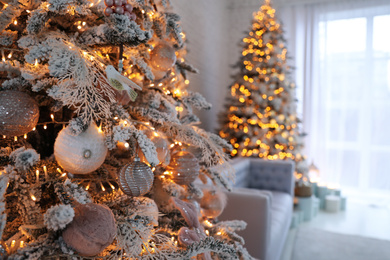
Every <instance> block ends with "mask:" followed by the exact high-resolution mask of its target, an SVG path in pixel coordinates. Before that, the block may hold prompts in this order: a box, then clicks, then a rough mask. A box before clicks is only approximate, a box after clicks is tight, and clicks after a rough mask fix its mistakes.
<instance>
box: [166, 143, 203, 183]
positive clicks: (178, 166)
mask: <svg viewBox="0 0 390 260" xmlns="http://www.w3.org/2000/svg"><path fill="white" fill-rule="evenodd" d="M167 170H168V171H170V172H171V173H172V180H173V181H174V182H175V183H177V184H180V185H188V184H191V183H192V182H193V181H195V180H196V178H197V177H198V175H199V170H200V166H199V162H198V159H196V157H195V156H194V155H193V154H192V153H190V152H187V151H180V152H177V153H175V154H173V155H172V158H171V162H170V163H169V165H168V167H167Z"/></svg>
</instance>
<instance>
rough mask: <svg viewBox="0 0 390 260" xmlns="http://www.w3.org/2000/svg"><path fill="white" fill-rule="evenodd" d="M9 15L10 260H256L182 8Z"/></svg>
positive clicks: (3, 157)
mask: <svg viewBox="0 0 390 260" xmlns="http://www.w3.org/2000/svg"><path fill="white" fill-rule="evenodd" d="M0 8H1V11H0V50H1V55H2V61H1V63H0V135H1V137H2V138H1V141H0V149H1V150H0V173H1V175H0V198H1V200H0V237H1V248H0V258H1V259H5V258H6V257H7V256H8V259H46V258H47V259H189V258H193V257H195V258H203V259H210V258H214V259H232V258H237V259H240V258H241V259H250V258H251V257H250V256H249V255H248V253H247V251H246V250H245V248H244V247H243V239H242V238H241V237H240V236H238V235H237V234H236V233H235V231H237V230H240V229H243V228H244V227H245V223H244V222H242V221H239V220H238V221H227V222H226V221H225V222H219V221H218V219H217V218H218V215H219V214H220V213H221V211H222V210H223V207H224V205H225V203H226V201H225V200H224V192H222V189H229V183H231V179H232V178H233V175H234V172H233V171H232V170H231V167H230V165H229V164H228V163H227V160H226V158H225V157H226V155H225V154H224V152H223V149H228V148H229V146H230V145H229V144H228V143H227V142H225V141H224V140H223V139H221V138H220V137H219V136H217V135H215V134H212V133H208V132H205V131H204V130H202V129H200V128H198V127H197V126H196V124H197V123H198V118H197V117H196V116H195V115H194V114H193V113H192V108H193V107H194V108H197V109H208V108H210V104H209V103H207V102H206V100H205V99H204V98H203V97H202V96H201V95H199V94H198V93H193V92H190V91H187V90H186V88H187V86H188V84H189V81H188V79H187V77H186V75H187V72H196V69H194V68H193V67H192V66H191V65H189V64H187V63H186V61H185V55H186V49H185V35H184V34H183V33H182V31H181V27H180V23H179V16H178V15H176V14H175V13H172V12H171V11H170V8H171V7H170V4H169V2H168V1H166V0H160V1H157V0H156V1H153V0H105V1H104V2H101V0H97V1H96V0H77V1H76V0H48V1H41V0H1V4H0ZM204 183H207V186H205V185H204Z"/></svg>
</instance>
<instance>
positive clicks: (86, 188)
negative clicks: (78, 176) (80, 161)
mask: <svg viewBox="0 0 390 260" xmlns="http://www.w3.org/2000/svg"><path fill="white" fill-rule="evenodd" d="M90 186H91V182H88V184H87V186H86V187H85V190H89V187H90Z"/></svg>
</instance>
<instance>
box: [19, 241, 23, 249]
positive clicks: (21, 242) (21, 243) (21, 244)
mask: <svg viewBox="0 0 390 260" xmlns="http://www.w3.org/2000/svg"><path fill="white" fill-rule="evenodd" d="M19 246H20V247H21V248H23V247H24V241H23V240H22V241H20V245H19Z"/></svg>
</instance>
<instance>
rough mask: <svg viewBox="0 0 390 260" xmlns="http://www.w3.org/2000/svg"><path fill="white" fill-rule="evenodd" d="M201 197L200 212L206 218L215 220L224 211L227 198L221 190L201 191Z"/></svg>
mask: <svg viewBox="0 0 390 260" xmlns="http://www.w3.org/2000/svg"><path fill="white" fill-rule="evenodd" d="M203 194H204V195H203V197H202V199H201V201H200V207H201V212H202V215H203V216H206V217H208V218H216V217H218V216H219V215H221V213H222V211H223V210H224V209H225V206H226V202H227V198H226V194H225V193H224V192H223V191H221V190H203Z"/></svg>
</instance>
